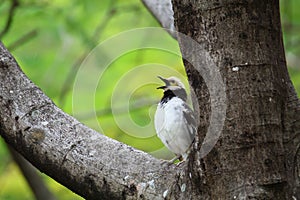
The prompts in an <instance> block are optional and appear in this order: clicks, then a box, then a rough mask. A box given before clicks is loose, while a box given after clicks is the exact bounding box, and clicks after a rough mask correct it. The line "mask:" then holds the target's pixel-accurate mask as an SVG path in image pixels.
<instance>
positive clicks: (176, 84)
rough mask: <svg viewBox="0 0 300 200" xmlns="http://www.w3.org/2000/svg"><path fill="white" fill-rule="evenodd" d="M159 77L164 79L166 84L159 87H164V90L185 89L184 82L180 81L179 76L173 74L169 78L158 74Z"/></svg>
mask: <svg viewBox="0 0 300 200" xmlns="http://www.w3.org/2000/svg"><path fill="white" fill-rule="evenodd" d="M158 78H159V79H160V80H162V81H163V82H164V83H165V84H166V85H163V86H160V87H158V88H157V89H163V90H164V91H167V90H171V91H175V90H180V89H184V90H185V87H184V85H183V83H182V82H181V81H180V79H179V78H177V77H175V76H171V77H169V78H163V77H161V76H158Z"/></svg>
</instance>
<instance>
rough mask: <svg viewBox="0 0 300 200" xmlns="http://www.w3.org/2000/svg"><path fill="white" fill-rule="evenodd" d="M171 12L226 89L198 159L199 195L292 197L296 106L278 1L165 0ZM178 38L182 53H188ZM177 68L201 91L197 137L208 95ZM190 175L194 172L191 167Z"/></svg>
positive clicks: (298, 127)
mask: <svg viewBox="0 0 300 200" xmlns="http://www.w3.org/2000/svg"><path fill="white" fill-rule="evenodd" d="M173 8H174V18H175V24H176V28H177V29H178V31H179V32H181V33H184V34H185V35H188V36H190V37H191V38H193V39H194V40H196V41H197V42H198V43H200V44H201V45H203V47H204V49H205V50H206V51H207V52H208V54H209V56H210V58H212V59H213V61H214V62H215V63H216V65H217V66H218V67H219V70H220V72H221V74H222V76H223V80H224V82H225V83H226V95H227V102H228V105H227V112H226V121H225V125H224V128H223V132H222V135H221V137H220V139H219V141H218V143H217V144H216V146H215V147H214V149H213V150H212V152H210V153H209V154H208V155H207V156H206V157H205V158H204V159H203V160H202V170H203V171H202V174H203V175H202V177H203V179H202V183H203V181H205V184H202V187H201V188H202V189H201V190H199V192H201V191H203V190H205V191H206V193H208V194H209V197H210V198H211V199H220V198H221V199H292V196H294V197H297V198H300V197H299V144H300V143H299V139H300V137H299V136H300V135H299V131H300V123H299V120H300V113H299V109H300V107H299V99H298V98H297V96H296V93H295V91H294V88H293V86H292V84H291V81H290V79H289V76H288V72H287V68H286V63H285V55H284V47H283V42H282V32H281V25H280V15H279V2H278V1H273V0H272V1H271V0H266V1H258V0H254V1H237V0H230V1H228V0H212V1H211V0H207V1H206V0H199V1H191V0H173ZM183 11H185V12H183ZM187 13H188V14H187ZM178 40H179V43H180V48H181V51H182V54H183V55H185V56H186V57H188V56H189V54H190V52H195V50H194V49H193V47H192V46H190V44H189V43H186V42H185V40H184V39H182V38H180V37H179V38H178ZM193 56H194V57H196V56H195V55H191V56H190V58H189V59H193V58H194V57H193ZM185 66H186V70H187V74H188V77H189V80H190V82H191V85H192V87H193V88H197V89H198V88H201V87H202V90H195V91H196V94H197V97H198V98H199V102H200V103H199V104H200V109H201V110H203V111H204V112H203V113H202V115H203V116H202V118H201V119H202V122H201V126H202V127H203V129H202V130H201V129H200V133H199V134H200V135H199V136H200V137H201V135H202V132H205V130H206V128H207V126H208V124H209V113H210V112H209V111H210V107H209V104H210V102H209V93H208V90H207V89H206V90H205V86H203V79H202V78H201V76H203V74H198V73H196V72H197V71H199V69H197V68H195V66H192V65H191V64H190V63H188V62H185ZM196 67H197V66H196ZM204 84H205V83H204ZM203 130H204V131H203ZM194 160H199V157H197V154H194ZM190 171H193V174H197V172H199V169H198V167H197V166H196V165H195V164H194V163H192V164H191V165H190ZM198 185H200V184H199V183H198Z"/></svg>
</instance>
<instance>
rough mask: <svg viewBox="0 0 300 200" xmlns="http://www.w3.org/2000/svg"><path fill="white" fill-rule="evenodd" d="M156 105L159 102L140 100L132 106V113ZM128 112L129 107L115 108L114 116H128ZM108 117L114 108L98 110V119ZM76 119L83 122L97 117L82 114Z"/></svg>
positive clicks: (91, 114) (90, 114)
mask: <svg viewBox="0 0 300 200" xmlns="http://www.w3.org/2000/svg"><path fill="white" fill-rule="evenodd" d="M155 104H157V100H153V99H142V100H138V101H136V102H135V103H134V104H133V105H132V106H130V112H134V111H138V110H140V109H144V108H149V107H150V106H152V105H155ZM127 112H128V106H121V107H118V108H114V114H117V115H122V114H126V113H127ZM108 115H112V108H110V107H107V108H103V109H99V110H96V116H97V117H105V116H108ZM76 117H77V118H78V119H79V120H81V121H84V120H89V119H91V118H93V117H95V112H92V113H86V114H82V115H80V116H76Z"/></svg>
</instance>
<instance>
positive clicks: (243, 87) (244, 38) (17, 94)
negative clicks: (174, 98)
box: [0, 0, 300, 200]
mask: <svg viewBox="0 0 300 200" xmlns="http://www.w3.org/2000/svg"><path fill="white" fill-rule="evenodd" d="M173 8H174V19H175V23H176V26H177V29H178V31H180V32H181V33H184V34H185V35H188V36H190V37H192V38H193V39H194V40H196V41H197V42H199V43H200V44H203V45H204V47H205V48H206V50H207V51H208V52H209V54H210V57H211V58H213V60H214V62H215V63H216V64H217V66H218V68H219V71H220V72H221V74H222V78H223V80H224V82H225V83H226V95H227V100H228V106H227V111H226V120H225V125H224V128H223V131H222V135H221V137H220V138H219V140H218V142H217V144H216V145H215V146H214V148H213V150H212V151H211V152H210V153H209V154H208V155H207V156H205V157H204V158H201V157H199V154H198V152H199V148H200V146H201V145H200V144H198V143H195V145H194V146H193V149H192V152H191V155H190V159H189V160H188V162H186V163H184V164H182V165H180V166H174V165H171V166H168V165H166V164H164V163H163V162H161V161H159V160H157V159H155V158H153V157H151V156H150V155H148V154H146V153H144V152H141V151H138V150H135V149H133V148H132V147H129V146H127V145H125V144H122V143H120V142H117V141H115V140H112V139H110V138H107V137H106V136H103V135H101V134H99V133H97V132H95V131H93V130H91V129H89V128H88V127H86V126H84V125H83V124H81V123H80V122H78V121H77V120H76V119H74V118H73V117H71V116H68V115H67V114H65V113H64V112H62V111H61V110H60V109H59V108H57V107H56V106H55V105H54V104H53V102H52V101H51V100H50V99H49V98H48V97H47V96H46V95H45V94H43V92H42V91H41V90H40V89H39V88H38V87H37V86H35V85H34V84H33V83H32V82H31V81H30V80H29V79H28V78H27V77H26V75H25V74H24V73H23V72H22V71H21V70H20V68H19V66H18V65H17V63H16V61H15V60H14V58H13V57H12V56H11V55H10V54H9V52H8V51H7V50H6V49H5V48H4V46H3V45H2V44H1V46H0V134H1V136H2V137H3V138H4V139H5V141H6V142H7V143H9V144H10V145H11V146H12V147H13V148H14V149H16V150H17V151H18V152H19V153H21V154H22V155H23V156H24V157H25V158H26V159H27V160H29V161H30V162H31V163H32V164H33V165H34V166H36V167H37V168H38V169H39V170H41V171H42V172H44V173H46V174H47V175H49V176H51V177H52V178H54V179H55V180H57V181H58V182H60V183H61V184H63V185H65V186H66V187H68V188H69V189H71V190H72V191H74V192H76V193H77V194H79V195H81V196H83V197H85V198H87V199H151V200H152V199H293V198H294V199H300V196H299V185H300V180H299V170H300V169H299V163H300V154H299V147H300V145H299V144H300V142H299V140H300V134H299V133H300V115H299V111H300V105H299V99H298V98H297V95H296V93H295V91H294V88H293V86H292V83H291V81H290V79H289V76H288V72H287V68H286V64H285V57H284V48H283V43H282V33H281V27H280V16H279V6H278V1H271V0H265V1H258V0H253V1H237V0H207V1H205V0H201V1H200V0H199V1H191V0H189V1H188V0H173ZM178 40H179V44H180V48H181V51H182V54H183V55H184V57H186V58H187V57H188V58H189V59H193V56H194V55H196V54H197V51H195V49H191V46H189V44H188V43H185V40H182V38H180V37H179V38H178ZM185 66H186V71H187V75H188V77H189V80H190V84H191V86H192V87H193V88H194V91H195V92H196V95H197V97H198V100H199V102H200V104H199V105H200V110H201V113H200V126H199V129H198V130H199V131H198V140H199V141H200V143H201V140H202V139H203V137H204V134H205V132H206V129H207V127H208V124H209V119H210V113H211V107H210V101H211V100H210V96H209V92H208V89H207V87H206V85H205V82H204V81H203V78H202V76H201V74H199V73H198V71H199V70H198V69H195V68H194V66H192V65H191V64H190V63H188V62H187V61H185ZM237 67H238V69H239V70H238V71H236V70H233V68H235V69H236V68H237Z"/></svg>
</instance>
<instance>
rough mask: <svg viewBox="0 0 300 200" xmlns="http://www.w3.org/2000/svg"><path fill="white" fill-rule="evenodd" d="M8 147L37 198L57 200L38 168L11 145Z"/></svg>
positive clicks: (39, 199)
mask: <svg viewBox="0 0 300 200" xmlns="http://www.w3.org/2000/svg"><path fill="white" fill-rule="evenodd" d="M7 148H8V150H9V152H10V155H11V156H12V157H13V159H14V161H15V162H16V163H17V165H18V166H19V168H20V170H21V172H22V174H23V176H24V177H25V179H26V181H27V183H28V185H29V186H30V188H31V191H32V193H33V194H34V196H35V198H36V200H55V199H56V198H55V196H54V195H53V194H52V193H51V192H50V191H49V190H48V188H47V186H46V185H45V183H44V182H43V180H42V178H41V177H40V176H39V174H38V173H37V171H36V169H35V168H34V167H33V166H32V165H31V164H30V163H29V162H28V161H27V160H25V159H24V158H23V157H22V156H21V155H20V154H19V153H18V152H16V151H15V150H14V149H13V148H11V147H10V146H9V145H8V146H7Z"/></svg>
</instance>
